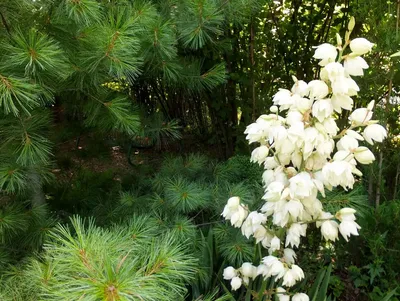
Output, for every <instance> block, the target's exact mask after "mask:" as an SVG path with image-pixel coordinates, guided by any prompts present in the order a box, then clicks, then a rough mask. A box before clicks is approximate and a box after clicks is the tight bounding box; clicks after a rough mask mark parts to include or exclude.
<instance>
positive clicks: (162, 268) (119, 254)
mask: <svg viewBox="0 0 400 301" xmlns="http://www.w3.org/2000/svg"><path fill="white" fill-rule="evenodd" d="M71 224H72V229H70V228H69V227H66V226H61V225H58V226H57V227H56V228H55V229H54V230H53V231H51V233H50V241H51V244H48V245H45V252H44V253H43V255H42V258H40V259H33V260H31V261H30V262H29V263H28V264H27V265H26V267H25V268H26V269H25V270H24V271H23V272H22V275H20V277H21V278H20V280H22V281H26V283H25V284H24V285H23V286H22V287H20V289H19V292H21V293H22V294H27V295H25V296H26V297H25V298H26V299H24V300H37V299H36V298H40V299H41V300H71V298H72V299H74V300H78V299H79V298H80V299H81V300H94V299H93V298H99V299H100V300H113V299H120V300H137V298H139V299H143V300H170V299H172V298H177V297H179V296H183V294H184V292H185V287H184V284H185V283H187V282H188V281H189V280H190V279H191V278H192V277H193V274H194V268H195V262H196V261H195V259H194V258H193V257H191V256H190V255H189V254H187V253H186V251H185V247H184V246H182V245H178V244H177V243H176V240H175V238H173V236H171V235H169V234H162V235H161V236H160V232H159V230H158V231H157V225H156V224H155V223H151V220H149V218H148V217H144V216H143V217H132V219H131V221H130V222H129V223H128V224H127V225H126V227H124V226H125V225H124V226H116V227H114V228H113V229H112V230H106V229H100V228H98V227H96V226H95V224H94V221H93V220H91V219H90V220H88V221H84V220H82V219H80V218H79V217H74V218H72V219H71ZM28 279H29V280H28ZM31 287H32V288H34V293H36V294H33V295H34V296H35V297H33V296H32V297H31V296H29V295H30V294H32V292H31V291H30V290H29V289H30V288H31ZM14 289H15V288H14ZM25 290H26V291H25ZM17 292H18V291H17ZM5 298H6V299H5V300H14V299H13V297H11V296H6V297H5ZM8 298H10V299H8ZM11 298H12V299H11ZM28 298H29V299H28ZM110 298H111V299H110ZM19 300H22V299H19Z"/></svg>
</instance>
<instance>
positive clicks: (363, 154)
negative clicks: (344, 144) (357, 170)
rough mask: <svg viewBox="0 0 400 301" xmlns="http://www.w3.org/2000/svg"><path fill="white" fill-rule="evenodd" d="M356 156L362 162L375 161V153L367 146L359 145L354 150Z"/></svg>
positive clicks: (369, 162)
mask: <svg viewBox="0 0 400 301" xmlns="http://www.w3.org/2000/svg"><path fill="white" fill-rule="evenodd" d="M354 157H355V158H356V160H357V161H358V162H360V163H361V164H371V163H372V162H374V161H375V156H374V154H373V153H372V152H371V151H370V150H369V149H368V148H367V147H365V146H360V147H357V148H356V150H355V151H354Z"/></svg>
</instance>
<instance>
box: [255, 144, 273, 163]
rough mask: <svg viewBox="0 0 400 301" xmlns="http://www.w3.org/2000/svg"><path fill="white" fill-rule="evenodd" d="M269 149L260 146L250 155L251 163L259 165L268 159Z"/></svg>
mask: <svg viewBox="0 0 400 301" xmlns="http://www.w3.org/2000/svg"><path fill="white" fill-rule="evenodd" d="M268 154H269V148H268V146H266V145H261V146H259V147H257V148H255V149H254V150H253V152H252V153H251V162H255V163H258V164H259V165H261V164H262V163H263V162H264V160H265V158H267V157H268Z"/></svg>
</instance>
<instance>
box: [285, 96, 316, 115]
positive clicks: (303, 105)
mask: <svg viewBox="0 0 400 301" xmlns="http://www.w3.org/2000/svg"><path fill="white" fill-rule="evenodd" d="M292 98H293V105H292V107H291V108H290V109H291V110H297V111H299V112H300V113H301V114H304V113H305V112H307V111H308V110H309V109H311V106H312V104H313V101H312V99H310V98H305V97H301V96H300V95H293V97H292Z"/></svg>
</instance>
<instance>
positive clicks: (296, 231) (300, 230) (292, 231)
mask: <svg viewBox="0 0 400 301" xmlns="http://www.w3.org/2000/svg"><path fill="white" fill-rule="evenodd" d="M306 230H307V224H300V223H293V224H292V225H291V226H290V228H289V229H288V230H287V231H286V242H285V247H287V246H291V247H298V246H299V244H300V236H306Z"/></svg>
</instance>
